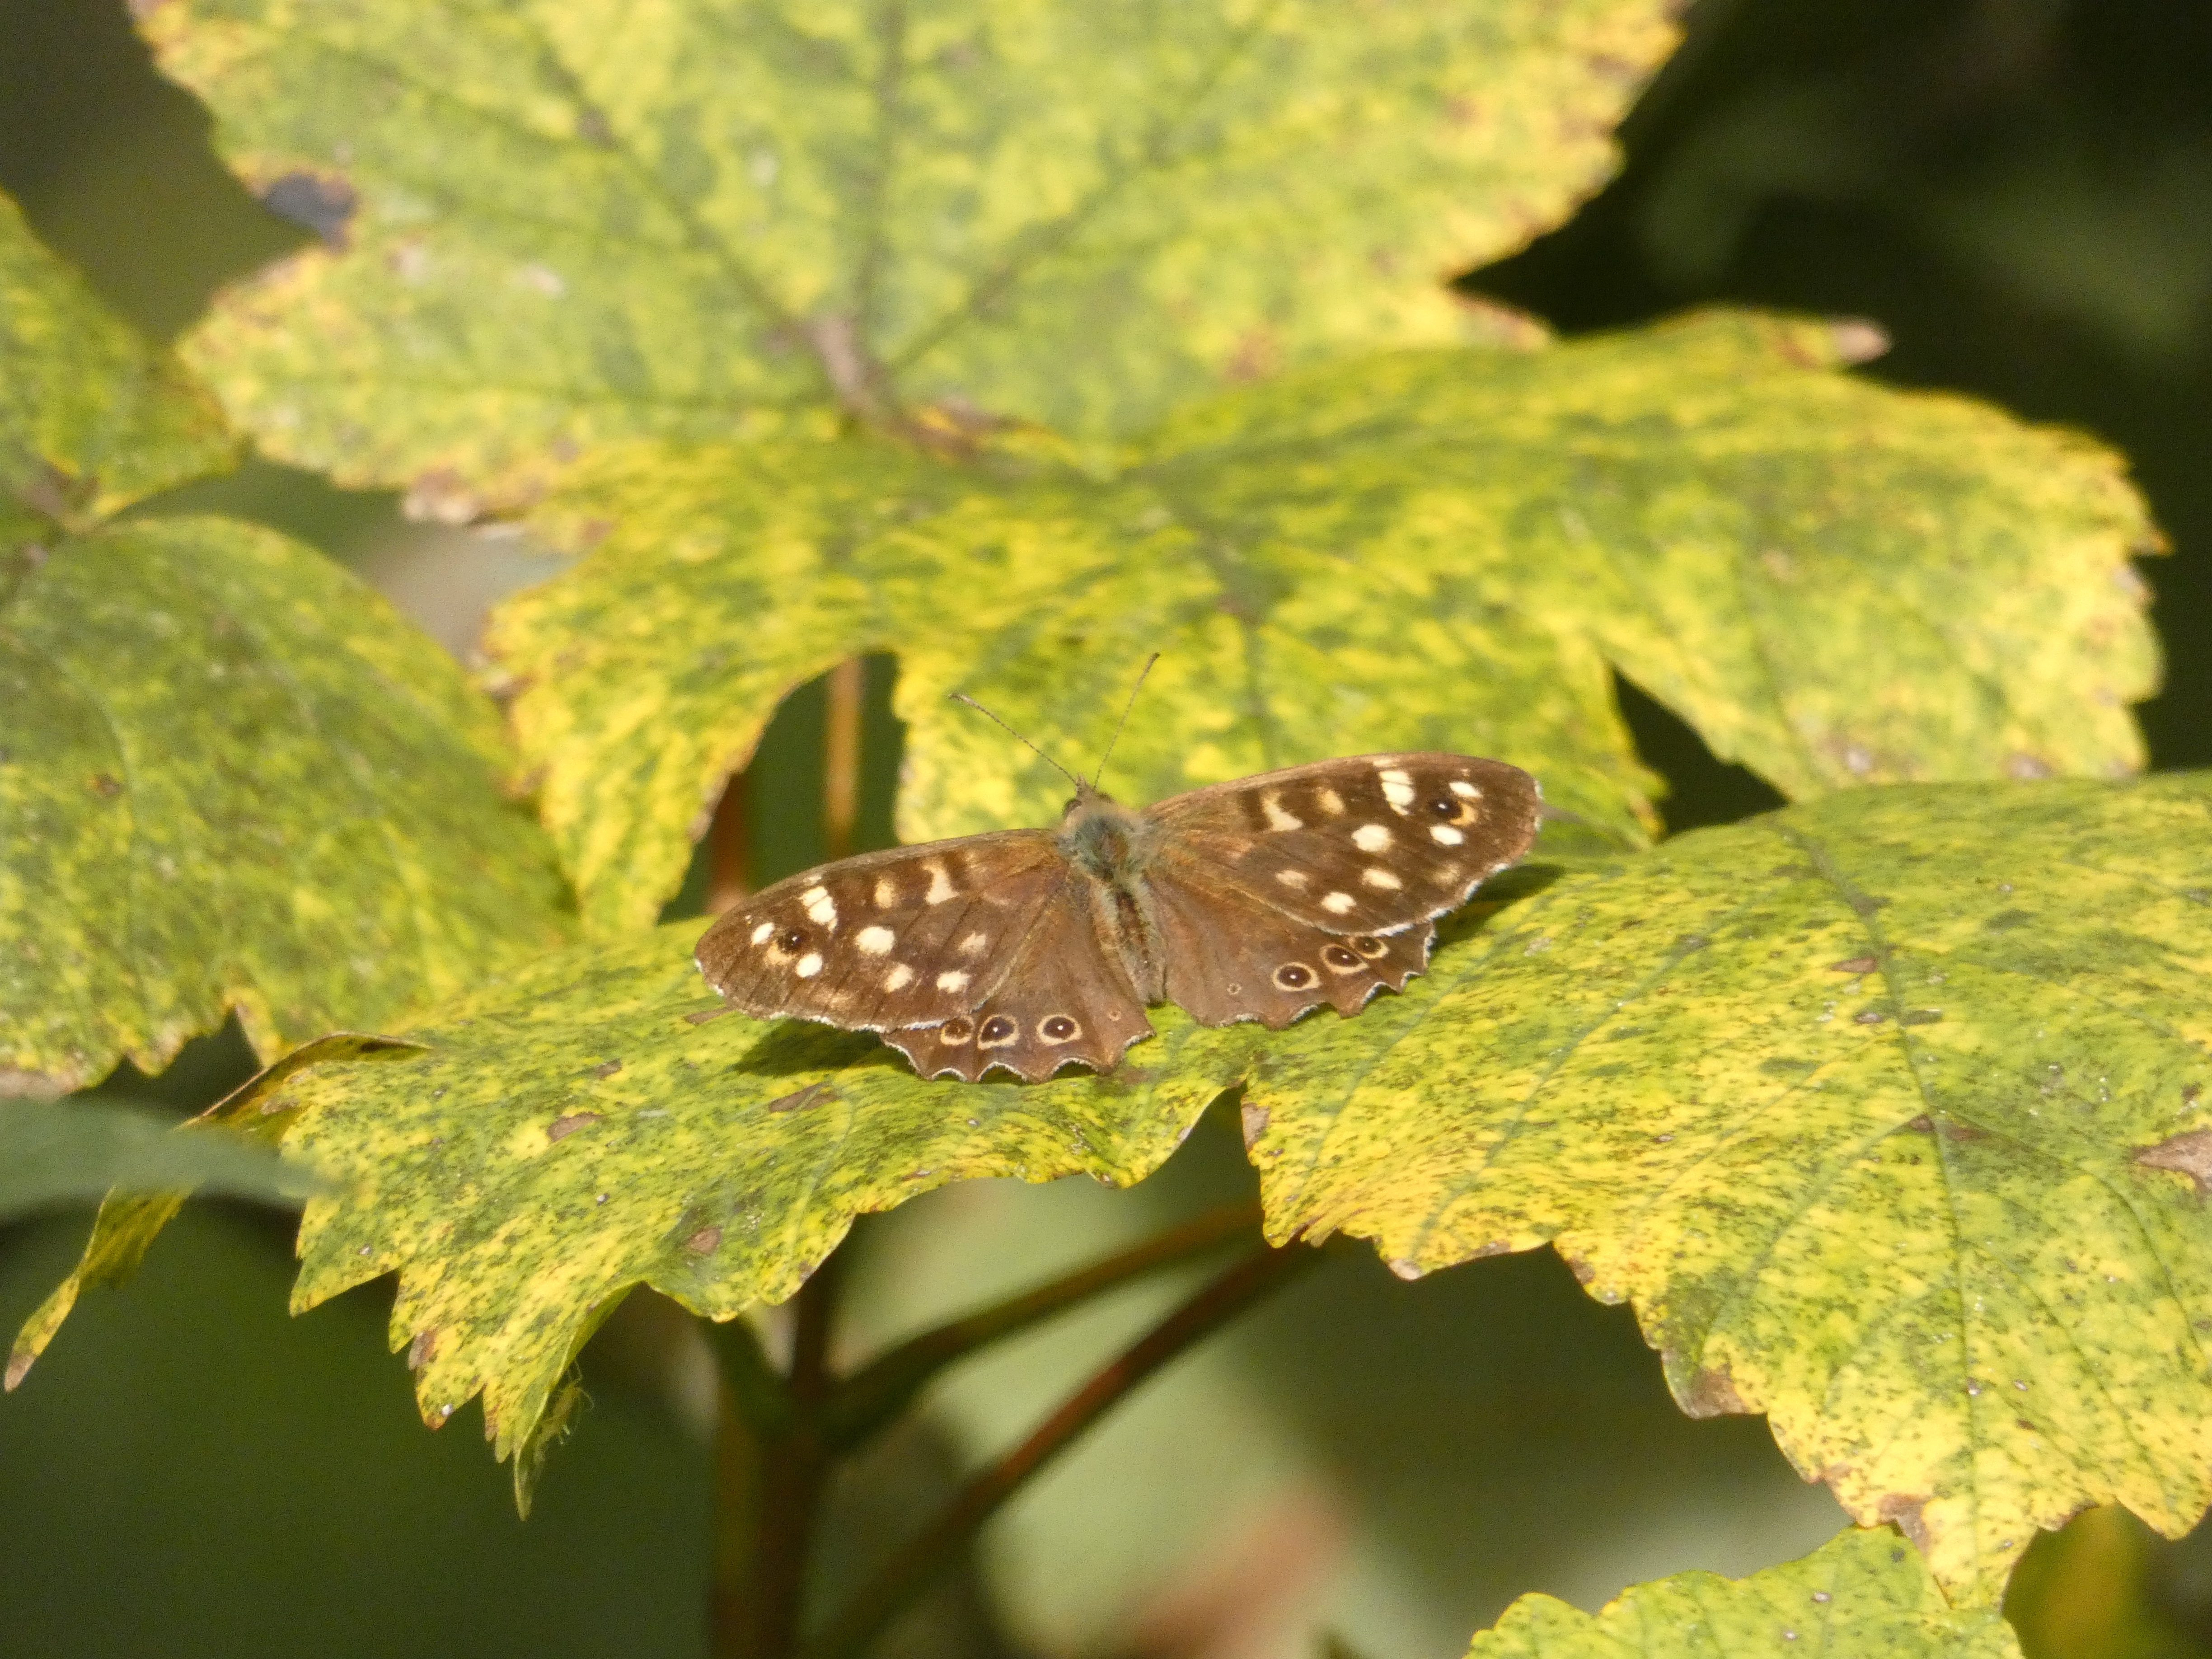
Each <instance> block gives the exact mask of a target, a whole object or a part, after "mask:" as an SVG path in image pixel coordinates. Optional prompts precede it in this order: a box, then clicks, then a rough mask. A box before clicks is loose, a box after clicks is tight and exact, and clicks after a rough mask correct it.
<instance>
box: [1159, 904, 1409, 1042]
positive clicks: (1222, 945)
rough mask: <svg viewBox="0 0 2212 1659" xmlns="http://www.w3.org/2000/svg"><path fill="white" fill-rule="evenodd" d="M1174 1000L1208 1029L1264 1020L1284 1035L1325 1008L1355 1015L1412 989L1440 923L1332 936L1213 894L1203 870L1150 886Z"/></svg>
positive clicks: (1276, 912)
mask: <svg viewBox="0 0 2212 1659" xmlns="http://www.w3.org/2000/svg"><path fill="white" fill-rule="evenodd" d="M1151 887H1152V914H1153V916H1154V917H1155V919H1156V920H1157V921H1158V926H1159V930H1160V938H1161V943H1162V945H1163V947H1164V948H1163V951H1162V955H1163V956H1164V958H1165V960H1166V963H1167V995H1168V1000H1169V1001H1170V1002H1172V1003H1175V1004H1176V1005H1177V1006H1179V1007H1181V1008H1182V1009H1183V1010H1185V1011H1186V1012H1188V1013H1189V1014H1190V1016H1191V1017H1192V1018H1194V1019H1196V1020H1198V1021H1200V1023H1201V1024H1206V1025H1227V1024H1232V1023H1234V1022H1235V1021H1237V1020H1240V1019H1256V1020H1259V1021H1261V1023H1262V1024H1266V1025H1267V1026H1268V1027H1269V1028H1271V1029H1273V1030H1281V1029H1282V1028H1283V1027H1284V1026H1285V1025H1288V1024H1290V1023H1291V1021H1292V1020H1294V1019H1296V1018H1297V1017H1298V1016H1299V1015H1300V1014H1303V1013H1304V1012H1306V1010H1308V1009H1309V1008H1317V1007H1319V1006H1322V1004H1324V1003H1326V1004H1328V1005H1329V1006H1332V1007H1334V1009H1335V1010H1336V1011H1337V1012H1339V1013H1340V1014H1356V1013H1358V1012H1359V1011H1360V1009H1362V1008H1364V1007H1365V1006H1367V1002H1368V1000H1369V999H1370V997H1372V996H1373V995H1374V994H1376V991H1378V990H1380V989H1382V988H1383V987H1384V986H1386V985H1387V986H1388V987H1390V989H1392V990H1394V991H1401V990H1403V989H1405V987H1406V981H1407V980H1409V979H1411V978H1412V977H1413V975H1415V974H1418V973H1419V972H1420V971H1421V969H1423V968H1425V967H1426V966H1427V965H1428V960H1429V946H1430V945H1431V942H1432V941H1433V940H1434V939H1435V938H1436V932H1437V930H1436V924H1435V923H1434V922H1428V921H1424V922H1417V923H1415V924H1414V925H1413V926H1412V927H1401V928H1400V929H1399V930H1398V931H1397V932H1396V933H1349V934H1346V933H1327V932H1324V931H1323V930H1322V929H1321V928H1318V927H1312V926H1310V924H1308V923H1306V922H1303V921H1298V920H1297V919H1296V918H1294V917H1291V916H1286V915H1284V914H1283V913H1282V912H1281V911H1279V910H1276V909H1272V908H1267V907H1266V906H1263V905H1261V904H1259V903H1256V902H1254V901H1253V900H1252V899H1250V898H1249V897H1248V896H1245V895H1244V894H1243V893H1240V892H1237V891H1236V890H1233V889H1228V888H1221V887H1215V886H1212V885H1211V884H1209V883H1208V882H1207V881H1206V876H1205V872H1202V871H1199V870H1189V869H1185V870H1180V871H1171V872H1164V875H1163V877H1159V878H1154V880H1153V881H1152V884H1151Z"/></svg>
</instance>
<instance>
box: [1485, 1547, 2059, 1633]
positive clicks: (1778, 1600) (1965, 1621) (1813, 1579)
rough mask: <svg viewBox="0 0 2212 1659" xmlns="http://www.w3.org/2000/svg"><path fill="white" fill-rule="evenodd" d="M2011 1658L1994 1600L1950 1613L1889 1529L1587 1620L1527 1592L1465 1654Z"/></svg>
mask: <svg viewBox="0 0 2212 1659" xmlns="http://www.w3.org/2000/svg"><path fill="white" fill-rule="evenodd" d="M1778 1654H1788V1655H1790V1656H1791V1659H2019V1656H2020V1643H2019V1641H2018V1640H2017V1639H2016V1638H2015V1637H2014V1635H2013V1633H2012V1627H2011V1626H2008V1625H2007V1624H2006V1623H2005V1621H2004V1619H2003V1617H2002V1615H2001V1614H2000V1613H1997V1612H1996V1609H1994V1608H1990V1607H1963V1608H1959V1609H1956V1610H1954V1609H1953V1608H1951V1607H1948V1606H1947V1605H1945V1603H1944V1601H1943V1593H1942V1590H1940V1589H1937V1588H1936V1583H1935V1581H1934V1580H1933V1579H1932V1578H1931V1577H1929V1572H1928V1567H1927V1564H1926V1563H1925V1562H1923V1560H1922V1559H1920V1558H1919V1556H1917V1554H1915V1553H1913V1552H1912V1551H1911V1550H1910V1549H1908V1548H1906V1547H1905V1545H1904V1544H1903V1543H1902V1542H1900V1541H1899V1540H1898V1538H1897V1536H1896V1535H1895V1534H1893V1533H1891V1532H1889V1531H1888V1530H1887V1528H1885V1529H1883V1530H1881V1531H1879V1532H1856V1531H1854V1532H1846V1533H1841V1534H1838V1535H1837V1536H1836V1537H1834V1538H1832V1539H1831V1540H1829V1541H1828V1542H1826V1543H1825V1544H1823V1545H1822V1546H1820V1548H1819V1549H1817V1550H1815V1551H1814V1552H1813V1553H1812V1554H1810V1555H1808V1556H1807V1557H1805V1558H1804V1559H1802V1560H1801V1561H1792V1562H1790V1563H1789V1564H1788V1565H1784V1566H1779V1567H1769V1568H1768V1569H1767V1570H1766V1571H1765V1572H1759V1573H1753V1575H1752V1576H1751V1577H1748V1578H1740V1579H1729V1578H1723V1577H1718V1576H1717V1575H1716V1574H1713V1573H1710V1572H1682V1573H1677V1574H1675V1575H1674V1577H1671V1578H1661V1579H1658V1580H1656V1581H1655V1582H1654V1583H1649V1584H1638V1585H1637V1586H1636V1588H1635V1589H1632V1590H1629V1591H1627V1592H1626V1594H1625V1595H1621V1596H1620V1598H1619V1599H1618V1600H1616V1601H1611V1602H1608V1603H1607V1605H1606V1606H1605V1607H1602V1608H1601V1609H1600V1610H1599V1612H1598V1613H1596V1615H1595V1617H1593V1616H1592V1615H1590V1614H1589V1613H1581V1612H1577V1610H1576V1609H1575V1608H1573V1607H1569V1606H1568V1605H1567V1604H1566V1603H1565V1602H1564V1601H1559V1600H1556V1599H1555V1598H1553V1597H1552V1596H1549V1595H1524V1596H1522V1598H1521V1599H1520V1600H1519V1601H1516V1602H1515V1603H1514V1604H1513V1605H1512V1606H1511V1607H1508V1608H1507V1609H1506V1610H1505V1616H1504V1618H1503V1619H1500V1620H1498V1623H1497V1624H1496V1625H1495V1626H1492V1628H1491V1629H1489V1630H1486V1631H1485V1632H1482V1633H1481V1634H1480V1636H1478V1637H1476V1638H1474V1647H1473V1648H1472V1649H1471V1650H1469V1652H1468V1659H1774V1656H1776V1655H1778Z"/></svg>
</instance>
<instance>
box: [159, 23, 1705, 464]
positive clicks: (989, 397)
mask: <svg viewBox="0 0 2212 1659" xmlns="http://www.w3.org/2000/svg"><path fill="white" fill-rule="evenodd" d="M1673 10H1674V7H1673V6H1672V5H1671V4H1668V3H1664V0H1569V3H1565V4H1562V3H1559V0H1490V3H1486V4H1484V5H1481V6H1476V7H1470V6H1467V5H1465V4H1462V3H1459V0H1401V3H1397V4H1394V5H1390V6H1387V7H1371V6H1370V7H1359V8H1349V9H1348V8H1346V7H1343V6H1340V5H1334V4H1328V3H1322V0H1291V3H1286V4H1276V5H1268V6H1255V5H1250V4H1247V3H1242V0H1190V3H1186V4H1182V5H1177V6H1170V7H1152V8H1139V9H1127V8H1123V7H1116V6H1100V5H1095V4H1090V3H1085V0H1030V3H1027V4H1023V5H1018V6H1009V5H1006V4H1004V3H1000V0H929V3H923V4H904V5H893V4H888V3H884V0H837V3H824V4H815V5H811V6H809V7H806V8H804V9H799V10H796V11H794V10H793V9H790V8H787V7H785V6H781V5H777V4H774V3H769V0H673V3H668V4H663V5H658V6H653V7H649V8H644V9H641V8H639V7H637V6H635V5H633V4H630V3H628V0H526V3H521V4H514V5H503V6H497V7H489V6H483V5H481V4H471V3H464V0H390V3H385V4H380V5H376V6H353V5H345V6H330V5H324V6H312V5H302V4H299V3H295V0H171V3H169V4H167V5H165V6H163V7H161V9H158V10H155V11H154V12H153V13H152V15H150V16H149V19H148V20H147V22H146V24H145V27H146V31H147V33H148V34H149V38H150V39H151V40H152V41H153V43H154V45H155V49H156V51H157V52H158V53H159V54H160V58H161V64H162V67H163V68H164V69H165V70H167V72H168V73H169V74H171V75H173V76H175V77H177V78H178V79H179V80H180V81H182V82H185V84H186V85H187V86H189V87H191V88H192V89H193V90H194V91H196V92H197V93H198V94H200V95H201V96H202V97H203V98H204V99H205V100H207V101H208V102H209V103H210V105H211V106H213V107H214V109H215V111H216V116H217V119H218V127H217V142H218V143H220V144H221V145H222V148H223V149H224V151H225V153H226V154H227V155H229V157H230V158H231V160H232V161H233V162H234V164H235V165H236V166H238V167H240V169H241V170H243V171H244V172H245V173H246V175H247V176H248V177H249V178H250V179H253V180H255V181H257V182H258V184H259V185H261V186H262V187H263V188H264V191H266V192H267V198H268V199H269V200H270V202H271V204H272V205H275V206H276V207H277V208H278V210H280V211H285V212H289V213H290V214H291V215H292V216H295V217H296V218H299V219H301V221H303V222H307V223H309V224H311V225H313V227H314V228H316V229H318V230H319V232H321V233H322V234H323V236H324V239H325V242H326V243H327V244H328V246H327V248H326V249H325V250H323V251H319V252H311V253H309V254H307V255H306V256H303V257H302V258H299V259H297V260H295V261H294V262H293V263H291V264H289V265H288V266H286V267H284V268H283V269H281V270H278V271H276V272H275V273H273V274H271V275H270V276H268V277H267V278H265V279H264V280H263V281H261V282H259V283H256V284H254V285H252V286H251V287H250V288H248V289H244V290H242V291H240V292H239V293H237V294H235V295H232V296H231V297H230V298H229V300H228V301H226V302H224V303H223V304H222V305H220V306H219V307H218V309H217V312H216V316H215V318H214V319H213V320H212V321H211V322H210V325H208V326H206V327H205V328H204V329H203V330H202V331H200V333H199V335H198V337H197V339H196V340H195V341H194V342H193V343H192V346H191V352H192V356H193V357H194V360H195V362H196V363H197V366H198V367H200V368H202V369H203V370H204V372H205V373H207V374H209V375H210V377H211V378H212V379H213V380H215V381H216V384H217V386H219V388H220V389H221V391H222V393H223V395H224V398H225V399H226V401H227V402H228V404H229V406H230V407H231V409H232V410H233V411H234V414H236V415H237V416H238V417H239V418H240V419H241V420H242V421H244V422H246V424H247V425H248V426H250V427H251V428H252V429H253V430H254V432H255V434H256V435H257V436H258V437H259V439H260V441H261V442H262V444H263V446H264V447H265V448H267V449H268V450H270V452H271V453H276V454H280V455H282V456H283V457H284V458H286V459H293V460H296V461H299V462H301V463H302V464H304V465H313V466H317V467H324V468H327V469H329V470H330V471H332V472H333V473H334V474H335V475H336V476H337V477H339V478H340V479H341V480H342V481H348V482H368V481H371V480H375V481H379V482H383V483H406V482H409V481H413V480H417V479H419V478H421V477H422V475H425V474H430V475H434V477H432V478H431V479H430V481H429V485H428V487H429V489H430V490H431V491H432V492H433V493H440V492H450V491H451V489H453V487H454V486H455V485H457V484H460V483H462V481H465V488H466V489H471V490H480V491H488V492H489V494H490V495H492V496H494V497H495V498H496V497H499V496H501V495H507V496H509V497H511V496H512V494H513V491H514V489H516V488H517V487H518V486H519V485H520V484H522V483H524V482H525V481H526V478H527V476H528V475H529V474H530V472H531V471H532V470H534V469H538V468H542V466H543V465H544V460H545V457H546V452H547V451H548V450H549V449H550V448H551V447H555V446H556V445H567V444H574V443H578V442H586V441H596V440H599V439H603V438H605V437H609V436H615V435H636V434H641V433H659V434H671V435H672V434H682V435H690V436H699V437H703V436H707V435H724V434H728V433H731V432H732V431H741V430H757V429H763V428H772V427H774V426H775V425H776V424H777V423H779V422H787V421H789V420H790V419H792V418H793V417H794V416H797V417H799V418H801V419H804V418H805V414H806V411H816V412H817V415H818V414H819V413H823V412H827V411H829V410H832V409H834V408H836V407H837V406H839V405H841V404H842V406H844V407H846V408H848V409H850V410H856V411H859V412H863V413H866V414H870V415H872V416H882V415H883V414H884V413H886V412H888V411H890V410H894V409H895V408H896V407H897V406H900V405H906V406H912V405H915V404H921V403H927V402H952V403H957V404H962V405H967V406H975V407H981V408H983V409H987V410H991V411H993V412H994V413H995V414H999V415H1003V416H1017V417H1023V418H1027V419H1030V420H1035V421H1042V422H1048V423H1049V424H1052V425H1054V426H1057V427H1059V428H1061V429H1063V430H1066V431H1068V432H1071V433H1074V434H1079V435H1084V436H1085V437H1091V438H1103V437H1106V436H1108V435H1113V434H1117V433H1122V434H1125V433H1127V432H1130V431H1133V430H1134V429H1136V428H1139V427H1140V426H1141V425H1143V424H1145V423H1146V422H1148V421H1149V420H1151V419H1153V418H1156V417H1157V416H1158V415H1159V414H1160V413H1161V412H1162V411H1164V410H1165V409H1166V408H1167V407H1168V406H1169V405H1170V404H1172V403H1173V402H1174V401H1176V399H1177V398H1182V397H1183V396H1186V395H1188V394H1189V393H1191V392H1196V391H1200V390H1204V389H1206V388H1207V387H1209V386H1217V385H1219V384H1221V383H1223V382H1224V381H1226V380H1239V379H1249V378H1251V377H1253V376H1254V375H1255V374H1264V373H1267V372H1268V371H1269V370H1271V369H1273V368H1275V367H1276V366H1278V365H1284V364H1292V363H1297V362H1307V361H1310V360H1313V359H1315V358H1316V357H1319V356H1324V355H1328V354H1331V353H1335V352H1340V351H1341V350H1343V349H1346V347H1357V346H1364V345H1373V344H1388V343H1407V342H1413V341H1437V340H1443V339H1449V338H1452V337H1455V334H1456V332H1457V331H1458V329H1459V319H1458V310H1459V308H1458V307H1457V306H1456V305H1455V301H1453V299H1452V298H1451V296H1450V295H1449V293H1448V292H1447V290H1446V289H1445V288H1444V287H1443V281H1444V279H1445V278H1447V277H1449V276H1451V275H1453V274H1454V273H1455V272H1457V271H1460V270H1465V269H1468V268H1469V267H1470V266H1472V265H1474V264H1480V263H1483V262H1485V261H1486V260H1488V259H1490V258H1495V257H1497V256H1498V255H1499V254H1501V253H1503V252H1506V251H1508V250H1509V249H1511V248H1513V247H1516V246H1519V245H1521V244H1522V243H1523V242H1525V241H1526V240H1528V238H1529V237H1530V236H1532V235H1534V234H1536V233H1537V232H1539V231H1541V230H1542V229H1544V228H1547V227H1548V226H1549V225H1552V224H1553V223H1556V222H1559V220H1560V219H1562V218H1564V217H1565V215H1566V212H1567V210H1568V209H1569V208H1570V207H1571V204H1573V203H1574V202H1575V201H1576V200H1577V198H1579V197H1581V196H1582V195H1583V194H1584V193H1585V192H1587V191H1589V190H1590V189H1592V188H1593V187H1595V185H1597V184H1598V183H1599V182H1601V180H1602V179H1603V178H1604V176H1605V175H1606V174H1607V173H1609V172H1610V171H1611V169H1612V167H1613V165H1614V161H1615V159H1616V152H1615V150H1614V148H1613V143H1612V141H1611V137H1610V133H1611V129H1612V126H1613V123H1614V121H1615V120H1616V119H1618V118H1619V117H1620V113H1621V112H1622V110H1623V109H1624V108H1625V107H1626V104H1627V102H1628V100H1629V99H1630V97H1631V96H1632V94H1633V93H1634V92H1635V90H1636V88H1637V87H1638V84H1639V83H1640V82H1641V81H1642V80H1643V78H1644V75H1645V74H1646V73H1647V72H1648V71H1649V70H1650V68H1651V67H1652V66H1653V65H1654V64H1656V63H1657V62H1658V61H1659V59H1660V58H1662V57H1663V56H1664V55H1665V53H1666V52H1668V50H1669V49H1670V48H1671V46H1673V44H1674V39H1675V30H1674V26H1673V24H1672V23H1671V21H1669V15H1670V14H1671V12H1672V11H1673Z"/></svg>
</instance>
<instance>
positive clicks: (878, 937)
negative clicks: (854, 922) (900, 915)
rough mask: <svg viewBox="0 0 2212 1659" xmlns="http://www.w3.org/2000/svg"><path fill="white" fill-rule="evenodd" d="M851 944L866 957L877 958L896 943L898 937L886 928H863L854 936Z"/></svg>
mask: <svg viewBox="0 0 2212 1659" xmlns="http://www.w3.org/2000/svg"><path fill="white" fill-rule="evenodd" d="M853 943H854V944H855V945H859V946H860V949H861V950H863V951H866V952H867V954H868V955H870V956H872V957H879V956H883V955H884V954H885V953H886V952H888V951H890V948H891V946H892V945H896V944H897V943H898V935H897V934H896V933H893V932H891V930H890V928H888V927H863V928H862V929H860V932H859V933H857V934H855V935H854V939H853Z"/></svg>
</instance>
